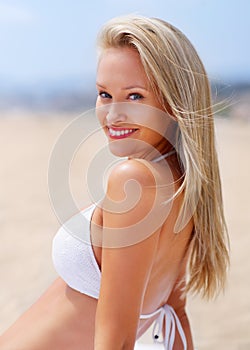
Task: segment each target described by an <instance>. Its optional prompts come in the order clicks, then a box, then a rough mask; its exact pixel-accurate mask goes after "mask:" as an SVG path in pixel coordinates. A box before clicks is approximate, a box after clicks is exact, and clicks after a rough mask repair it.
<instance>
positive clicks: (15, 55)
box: [0, 0, 250, 86]
mask: <svg viewBox="0 0 250 350" xmlns="http://www.w3.org/2000/svg"><path fill="white" fill-rule="evenodd" d="M129 13H136V14H140V15H145V16H151V17H159V18H162V19H164V20H166V21H168V22H170V23H172V24H174V25H175V26H177V27H178V28H179V29H180V30H182V31H183V32H184V33H185V34H186V35H187V37H188V38H189V39H190V40H191V42H192V43H193V44H194V46H195V47H196V49H197V51H198V53H199V55H200V57H201V59H202V60H203V62H204V64H205V67H206V69H207V72H208V74H209V76H210V78H211V79H215V80H217V81H220V80H222V81H232V80H236V81H237V80H243V81H245V82H250V39H249V37H250V20H249V17H250V1H249V0H237V1H235V0H159V1H157V0H154V1H152V0H136V1H135V0H133V1H132V0H125V1H118V0H117V1H115V0H105V1H98V0H87V1H86V0H74V1H72V0H71V1H70V0H6V1H1V0H0V85H1V84H2V85H4V84H5V85H7V86H8V84H10V85H15V84H17V85H20V86H33V85H37V84H38V85H39V84H47V83H52V84H53V83H57V84H58V83H59V84H60V82H62V84H63V83H65V82H66V81H68V82H69V84H70V81H73V80H74V79H76V80H77V79H78V80H81V79H83V77H94V74H95V67H96V48H95V41H96V36H97V33H98V32H99V30H100V28H101V26H102V25H103V24H104V23H105V22H106V21H107V20H109V19H110V18H112V17H115V16H119V15H124V14H129ZM85 81H87V79H85Z"/></svg>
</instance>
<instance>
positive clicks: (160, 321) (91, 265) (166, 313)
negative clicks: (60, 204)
mask: <svg viewBox="0 0 250 350" xmlns="http://www.w3.org/2000/svg"><path fill="white" fill-rule="evenodd" d="M95 207H96V206H95V204H93V205H91V206H90V207H88V208H86V209H84V210H82V211H80V212H79V213H78V214H76V215H74V216H73V217H72V218H70V219H69V220H68V221H66V222H65V223H64V224H63V226H61V227H60V229H59V230H58V232H57V233H56V235H55V237H54V239H53V244H52V259H53V263H54V266H55V269H56V271H57V273H58V274H59V276H60V277H61V278H62V279H63V280H64V281H65V282H66V283H67V284H68V285H69V286H70V287H71V288H73V289H75V290H76V291H78V292H80V293H84V294H86V295H89V296H91V297H92V298H95V299H98V298H99V293H100V284H101V271H100V269H99V266H98V264H97V261H96V258H95V255H94V252H93V248H92V245H91V236H90V224H91V218H92V215H93V212H94V209H95ZM157 314H159V316H158V318H157V319H156V321H155V324H154V328H153V339H154V342H155V343H162V344H164V348H165V349H166V350H172V348H173V344H174V339H175V327H176V326H177V329H178V332H179V334H180V337H181V339H182V342H183V349H184V350H186V349H187V342H186V338H185V334H184V331H183V329H182V326H181V323H180V321H179V319H178V316H177V315H176V313H175V311H174V309H173V308H172V307H171V306H169V305H167V304H166V305H164V306H162V307H161V308H159V309H158V310H156V311H155V312H153V313H151V314H147V315H141V316H140V319H149V318H151V317H153V316H155V315H157ZM164 320H165V322H164ZM164 324H165V327H164V328H165V332H164V333H165V337H164V338H165V339H163V340H162V341H161V340H160V334H161V333H162V330H163V325H164ZM162 338H163V337H162Z"/></svg>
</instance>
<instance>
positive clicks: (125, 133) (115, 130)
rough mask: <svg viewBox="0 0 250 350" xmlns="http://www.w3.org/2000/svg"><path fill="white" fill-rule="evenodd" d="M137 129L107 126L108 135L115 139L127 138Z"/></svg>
mask: <svg viewBox="0 0 250 350" xmlns="http://www.w3.org/2000/svg"><path fill="white" fill-rule="evenodd" d="M137 130H138V129H136V128H119V127H115V126H112V127H107V133H108V136H109V137H110V138H111V139H115V140H118V139H124V138H127V137H129V136H131V135H133V134H134V133H135V132H136V131H137Z"/></svg>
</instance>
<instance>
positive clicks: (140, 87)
mask: <svg viewBox="0 0 250 350" xmlns="http://www.w3.org/2000/svg"><path fill="white" fill-rule="evenodd" d="M96 85H98V86H100V87H101V88H103V89H106V87H105V86H103V85H101V84H100V83H98V82H96ZM131 89H142V90H146V91H148V89H147V88H145V87H144V86H141V85H131V86H126V87H124V88H122V90H131Z"/></svg>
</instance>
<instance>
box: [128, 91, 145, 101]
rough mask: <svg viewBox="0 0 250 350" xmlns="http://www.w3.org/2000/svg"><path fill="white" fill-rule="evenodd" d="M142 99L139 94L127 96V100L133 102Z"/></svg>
mask: <svg viewBox="0 0 250 350" xmlns="http://www.w3.org/2000/svg"><path fill="white" fill-rule="evenodd" d="M142 98H143V96H142V95H141V94H138V93H132V94H130V95H129V99H130V100H133V101H136V100H140V99H142Z"/></svg>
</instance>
